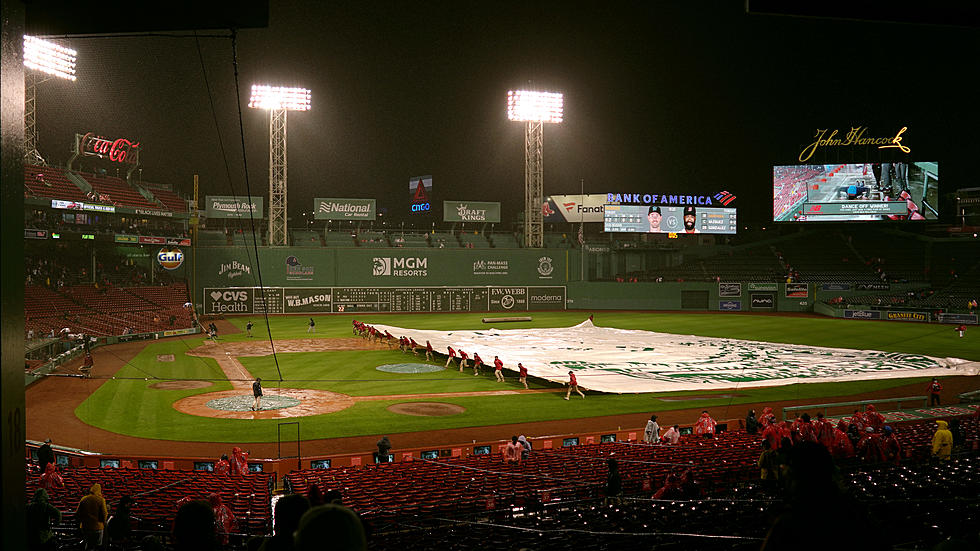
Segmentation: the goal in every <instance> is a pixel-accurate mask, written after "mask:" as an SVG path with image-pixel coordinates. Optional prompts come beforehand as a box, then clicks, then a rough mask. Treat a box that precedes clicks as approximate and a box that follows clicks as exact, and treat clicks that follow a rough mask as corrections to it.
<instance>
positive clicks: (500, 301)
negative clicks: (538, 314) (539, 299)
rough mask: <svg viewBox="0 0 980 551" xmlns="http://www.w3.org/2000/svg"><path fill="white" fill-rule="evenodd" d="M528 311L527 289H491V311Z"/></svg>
mask: <svg viewBox="0 0 980 551" xmlns="http://www.w3.org/2000/svg"><path fill="white" fill-rule="evenodd" d="M509 310H518V311H526V310H527V287H491V288H490V311H491V312H506V311H509Z"/></svg>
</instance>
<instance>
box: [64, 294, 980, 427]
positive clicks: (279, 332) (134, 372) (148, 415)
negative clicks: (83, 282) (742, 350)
mask: <svg viewBox="0 0 980 551" xmlns="http://www.w3.org/2000/svg"><path fill="white" fill-rule="evenodd" d="M587 316H588V313H583V312H544V313H535V314H534V321H531V322H516V323H508V324H501V325H500V327H502V328H508V329H510V328H515V329H516V328H531V327H563V326H569V325H574V324H576V323H579V322H581V321H582V320H583V319H585V318H586V317H587ZM481 317H482V315H481V314H387V315H383V314H364V315H356V316H350V315H343V316H341V315H332V316H314V318H315V319H316V330H317V333H316V335H315V337H313V338H316V339H326V338H340V337H350V336H351V325H350V322H351V319H354V318H356V319H358V320H361V321H364V322H367V323H382V324H387V325H394V326H402V327H412V328H417V329H440V330H449V329H479V328H486V327H488V325H485V324H483V323H482V322H481V321H480V319H481ZM249 320H251V321H252V322H253V323H254V324H255V327H253V329H252V333H253V335H255V336H254V337H253V338H252V340H254V339H266V340H267V339H268V338H269V333H270V331H269V330H268V329H267V328H266V323H265V320H264V319H263V318H262V317H260V316H253V317H240V318H234V319H231V320H230V321H231V323H233V324H234V325H236V326H238V327H239V328H240V329H241V331H242V332H241V333H240V334H234V335H222V336H221V340H223V341H240V340H246V339H247V337H246V336H245V333H244V327H245V324H246V323H247V322H248V321H249ZM269 322H270V325H271V334H272V337H273V338H274V339H299V338H310V337H311V335H308V334H307V333H306V328H307V325H306V324H307V323H308V316H280V317H271V318H269ZM595 323H596V324H597V325H602V326H610V327H617V328H623V329H645V330H650V331H660V332H667V333H678V334H688V335H701V336H710V337H730V338H737V339H749V340H759V341H768V342H780V343H794V344H806V345H814V346H831V347H838V348H860V349H869V350H883V351H889V352H907V353H916V354H925V355H929V356H938V357H946V356H950V357H959V358H965V359H969V360H980V347H977V346H975V344H974V345H972V346H971V343H972V342H973V341H974V340H975V339H976V337H975V334H973V333H968V335H967V337H966V338H963V339H960V338H958V337H957V335H956V332H955V331H953V329H952V327H951V326H946V325H933V324H919V323H902V322H891V323H889V322H867V321H852V320H838V319H829V318H827V319H824V318H809V317H784V316H765V315H743V314H673V313H672V314H646V313H619V312H599V313H597V314H596V319H595ZM201 342H203V339H198V340H195V339H188V340H184V341H178V340H168V341H160V342H152V343H149V344H148V345H147V346H146V348H145V349H144V350H143V351H142V352H141V353H140V354H139V355H137V356H136V358H134V359H133V360H132V361H131V362H130V363H129V364H128V365H126V366H124V367H122V368H120V370H119V371H118V372H117V373H116V374H115V376H116V379H114V380H107V381H105V382H104V383H103V384H102V385H101V386H100V387H99V388H98V389H97V390H96V391H95V392H94V393H92V395H91V396H89V397H88V398H87V399H86V400H85V401H84V402H83V403H82V404H81V405H79V407H78V408H77V409H76V410H75V414H76V415H77V416H78V417H79V418H80V419H81V420H82V421H84V422H85V423H87V424H89V425H92V426H95V427H99V428H102V429H105V430H108V431H111V432H115V433H119V434H125V435H129V436H136V437H141V438H156V439H162V440H175V441H201V442H243V443H244V442H275V441H276V432H277V429H276V427H277V424H278V422H279V421H278V420H276V419H267V420H236V419H214V418H207V417H199V416H194V415H188V414H184V413H181V412H178V411H177V410H175V409H174V408H173V403H174V402H175V401H176V400H179V399H181V398H184V397H186V396H191V395H196V394H203V393H209V392H216V391H221V390H230V389H231V388H232V386H231V384H230V383H229V382H228V381H227V380H225V377H224V374H223V372H222V371H221V369H220V368H219V367H218V366H217V364H216V362H215V361H214V360H212V359H210V358H199V357H192V356H187V355H186V354H185V352H186V351H187V350H188V349H190V348H193V347H195V346H197V345H199V344H200V343H201ZM159 354H173V355H174V358H175V361H173V362H158V361H157V355H159ZM277 356H278V364H279V366H278V368H279V372H281V373H282V377H283V379H284V381H283V382H282V383H281V386H282V387H289V388H312V389H320V390H329V391H332V392H338V393H342V394H347V395H350V396H355V397H356V396H384V395H397V394H430V393H442V392H478V391H492V390H517V389H518V388H519V385H518V383H517V378H516V374H515V373H514V372H512V371H511V372H508V371H505V375H506V377H507V382H506V383H503V384H501V383H497V382H495V381H494V379H493V374H492V373H491V372H490V371H489V370H486V371H485V372H484V374H483V375H481V376H480V377H473V375H472V370H466V371H464V373H459V372H458V371H456V370H455V369H451V370H444V371H439V372H435V373H424V374H399V373H385V372H381V371H378V370H377V369H375V368H376V367H377V366H379V365H382V364H387V363H404V362H416V361H418V362H422V363H424V356H423V357H421V358H416V357H414V356H411V355H405V354H402V353H401V352H399V351H398V350H392V351H387V350H370V351H364V350H359V351H333V352H297V353H280V354H277ZM437 360H438V358H437ZM239 361H240V362H241V364H242V365H243V366H245V368H246V369H248V370H249V372H251V373H252V374H253V375H256V376H259V377H262V379H263V381H264V382H265V383H266V384H265V386H266V388H267V389H273V388H275V387H276V386H277V385H278V384H280V383H277V381H278V380H279V375H278V373H277V370H276V365H275V362H274V361H273V358H272V357H271V356H265V357H242V358H239ZM444 362H445V359H444V358H443V360H442V362H436V363H439V364H440V365H441V364H443V363H444ZM160 379H166V380H174V379H178V380H179V379H188V380H190V379H206V380H211V381H213V382H214V385H213V386H210V387H207V388H201V389H192V390H157V389H150V388H148V387H149V386H150V385H151V384H153V383H155V382H159V380H160ZM916 381H925V379H924V378H917V379H887V380H878V381H858V382H849V383H806V384H795V385H788V386H782V387H775V388H741V387H739V388H736V389H735V391H736V392H735V393H737V395H738V396H737V397H735V398H730V397H725V396H722V395H731V394H733V391H732V390H731V389H730V390H724V391H715V392H705V391H691V392H674V393H653V394H639V395H613V394H597V393H588V398H587V399H585V400H583V399H581V398H578V397H576V398H575V399H573V400H570V401H567V402H566V401H565V400H564V399H563V398H564V392H561V393H558V392H548V393H531V394H522V395H505V396H475V397H474V396H462V397H446V398H443V397H440V398H436V399H433V398H419V399H416V400H414V401H439V402H445V403H451V404H456V405H459V406H462V407H463V408H465V409H466V411H465V412H463V413H460V414H457V415H451V416H445V417H415V416H407V415H400V414H396V413H392V412H390V411H388V410H387V409H386V408H387V407H388V406H390V405H392V404H396V403H403V402H410V401H413V400H412V399H399V398H395V399H392V400H384V399H380V400H371V401H366V402H357V403H355V404H354V406H352V407H350V408H348V409H345V410H343V411H339V412H336V413H331V414H325V415H317V416H311V417H303V418H300V419H289V420H290V421H293V420H299V421H300V422H301V433H302V435H303V438H304V440H306V439H320V438H336V437H347V436H361V435H376V434H392V433H399V432H411V431H423V430H425V431H432V430H444V429H452V428H460V427H475V426H489V425H499V424H507V423H522V422H535V421H550V420H559V419H577V418H584V417H596V416H603V415H617V414H628V413H638V414H639V413H650V412H656V411H661V410H675V409H686V408H705V409H709V410H710V409H712V408H715V409H718V408H725V407H727V406H729V405H731V404H742V403H754V402H765V401H777V400H802V399H808V398H824V397H826V398H830V397H835V396H845V395H850V394H858V393H864V392H870V391H875V390H880V389H883V388H890V387H895V386H900V385H905V384H908V383H910V382H916ZM529 384H530V386H531V388H532V389H533V388H538V389H548V388H551V389H555V390H558V389H559V388H564V387H561V386H560V385H557V384H554V383H550V382H547V381H543V380H535V379H532V380H530V381H529ZM711 394H717V395H719V397H718V398H716V399H705V398H703V397H704V396H707V395H711ZM668 395H669V396H670V398H671V400H670V401H663V400H660V399H659V398H661V397H665V396H668ZM695 395H696V396H699V397H700V398H698V399H696V400H694V399H692V400H683V399H680V400H678V399H679V398H683V397H684V396H695ZM720 413H721V412H719V413H718V414H716V417H717V416H719V415H720Z"/></svg>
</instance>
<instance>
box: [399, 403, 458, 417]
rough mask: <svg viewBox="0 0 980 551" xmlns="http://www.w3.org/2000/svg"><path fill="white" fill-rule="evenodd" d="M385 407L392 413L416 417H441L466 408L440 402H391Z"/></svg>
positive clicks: (454, 413)
mask: <svg viewBox="0 0 980 551" xmlns="http://www.w3.org/2000/svg"><path fill="white" fill-rule="evenodd" d="M387 409H388V411H390V412H392V413H400V414H402V415H414V416H416V417H441V416H443V415H456V414H457V413H463V412H464V411H466V408H464V407H463V406H457V405H456V404H445V403H442V402H404V403H401V404H392V405H390V406H388V408H387Z"/></svg>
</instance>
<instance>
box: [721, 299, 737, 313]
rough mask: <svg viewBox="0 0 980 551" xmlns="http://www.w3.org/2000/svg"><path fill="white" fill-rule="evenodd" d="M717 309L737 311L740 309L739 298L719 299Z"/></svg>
mask: <svg viewBox="0 0 980 551" xmlns="http://www.w3.org/2000/svg"><path fill="white" fill-rule="evenodd" d="M718 309H719V310H724V311H726V312H739V311H741V310H742V301H741V300H721V301H718Z"/></svg>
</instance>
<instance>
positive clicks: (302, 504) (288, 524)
mask: <svg viewBox="0 0 980 551" xmlns="http://www.w3.org/2000/svg"><path fill="white" fill-rule="evenodd" d="M313 488H316V485H314V486H313ZM309 510H310V500H308V499H306V498H305V497H303V496H301V495H299V494H289V495H285V496H282V498H280V499H279V501H277V502H276V511H275V518H276V525H275V534H274V535H273V536H272V537H271V538H269V539H267V540H265V542H263V543H262V546H261V547H259V551H289V550H291V549H294V546H293V532H295V531H296V529H297V528H299V520H300V519H301V518H303V514H304V513H306V512H307V511H309Z"/></svg>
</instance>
